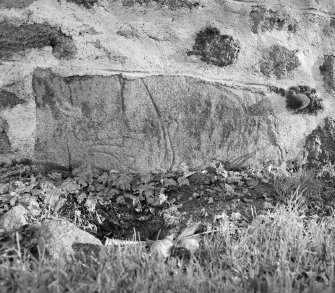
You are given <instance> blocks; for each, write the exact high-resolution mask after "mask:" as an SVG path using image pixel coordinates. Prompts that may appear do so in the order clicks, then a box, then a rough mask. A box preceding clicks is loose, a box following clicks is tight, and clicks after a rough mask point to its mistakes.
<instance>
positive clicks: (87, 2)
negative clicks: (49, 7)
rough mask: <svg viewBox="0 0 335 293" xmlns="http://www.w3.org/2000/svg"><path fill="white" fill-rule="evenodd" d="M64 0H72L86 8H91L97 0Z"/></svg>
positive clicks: (69, 0)
mask: <svg viewBox="0 0 335 293" xmlns="http://www.w3.org/2000/svg"><path fill="white" fill-rule="evenodd" d="M66 1H67V2H73V3H75V4H77V5H80V6H84V7H85V8H87V9H89V8H92V7H93V5H94V4H96V3H98V0H66Z"/></svg>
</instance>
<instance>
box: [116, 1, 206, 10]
mask: <svg viewBox="0 0 335 293" xmlns="http://www.w3.org/2000/svg"><path fill="white" fill-rule="evenodd" d="M151 2H156V3H158V4H159V5H161V6H167V7H168V8H169V9H171V10H177V9H181V8H188V9H190V10H191V9H196V8H198V7H199V6H200V4H199V2H197V1H191V0H122V3H123V5H124V6H134V5H135V4H136V3H138V4H141V5H143V4H149V3H151Z"/></svg>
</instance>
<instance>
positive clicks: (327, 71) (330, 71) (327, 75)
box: [319, 55, 335, 90]
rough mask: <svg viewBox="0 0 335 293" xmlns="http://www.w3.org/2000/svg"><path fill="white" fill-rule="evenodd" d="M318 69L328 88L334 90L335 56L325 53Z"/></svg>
mask: <svg viewBox="0 0 335 293" xmlns="http://www.w3.org/2000/svg"><path fill="white" fill-rule="evenodd" d="M319 69H320V73H321V74H322V75H323V79H324V81H325V83H326V84H327V86H328V88H329V89H332V90H335V75H334V71H335V56H333V55H325V56H324V62H323V64H322V65H321V66H320V68H319Z"/></svg>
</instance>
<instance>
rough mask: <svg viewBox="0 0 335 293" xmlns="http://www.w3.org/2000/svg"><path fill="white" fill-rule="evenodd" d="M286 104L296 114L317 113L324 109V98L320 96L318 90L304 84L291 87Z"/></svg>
mask: <svg viewBox="0 0 335 293" xmlns="http://www.w3.org/2000/svg"><path fill="white" fill-rule="evenodd" d="M286 104H287V108H289V109H292V110H295V113H296V114H317V113H318V112H319V111H320V110H322V109H323V105H322V99H321V98H319V97H318V95H317V93H316V90H315V89H312V88H311V87H309V86H303V85H300V86H293V87H290V88H289V90H288V91H287V94H286Z"/></svg>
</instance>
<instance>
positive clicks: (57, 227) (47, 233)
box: [38, 219, 101, 260]
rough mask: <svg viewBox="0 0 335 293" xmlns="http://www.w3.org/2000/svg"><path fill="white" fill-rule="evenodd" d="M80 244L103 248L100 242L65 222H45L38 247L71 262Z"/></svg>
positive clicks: (54, 256)
mask: <svg viewBox="0 0 335 293" xmlns="http://www.w3.org/2000/svg"><path fill="white" fill-rule="evenodd" d="M79 244H82V245H84V244H86V245H93V246H94V247H96V246H101V242H100V240H98V239H97V238H95V237H94V236H92V235H91V234H89V233H87V232H85V231H83V230H80V229H79V228H77V227H76V226H75V225H74V224H72V223H70V222H68V221H66V220H64V219H58V220H45V221H43V222H42V224H41V227H40V230H39V241H38V246H39V248H40V249H42V250H41V251H43V250H44V249H45V251H46V252H47V254H48V255H49V256H51V257H53V258H60V257H61V258H62V257H64V258H65V259H66V260H70V259H71V256H74V255H75V250H76V249H75V250H74V247H76V246H78V245H79Z"/></svg>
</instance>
